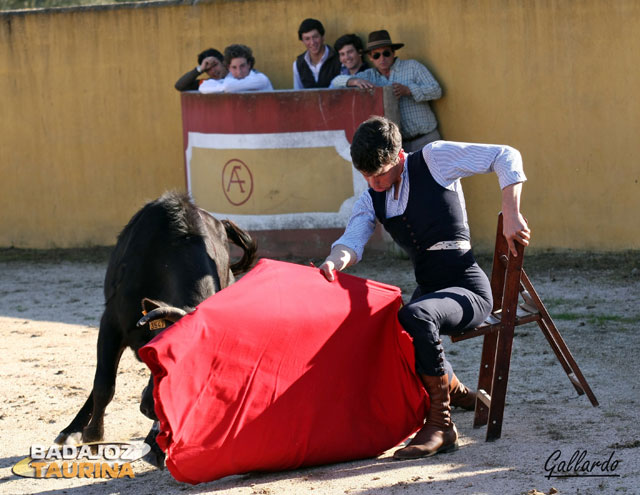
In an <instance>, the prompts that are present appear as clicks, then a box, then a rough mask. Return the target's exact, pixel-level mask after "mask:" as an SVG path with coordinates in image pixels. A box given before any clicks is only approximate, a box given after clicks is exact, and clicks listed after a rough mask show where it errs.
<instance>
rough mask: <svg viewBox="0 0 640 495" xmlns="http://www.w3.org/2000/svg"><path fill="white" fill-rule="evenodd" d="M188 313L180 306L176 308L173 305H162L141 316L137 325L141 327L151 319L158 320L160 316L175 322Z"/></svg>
mask: <svg viewBox="0 0 640 495" xmlns="http://www.w3.org/2000/svg"><path fill="white" fill-rule="evenodd" d="M186 314H187V312H186V311H184V310H182V309H180V308H174V307H173V306H161V307H159V308H156V309H154V310H152V311H149V312H148V313H147V314H146V315H144V316H143V317H142V318H140V320H139V321H138V323H137V324H136V326H139V327H141V326H142V325H145V324H146V323H149V322H150V321H151V320H158V319H160V318H162V319H163V320H169V321H172V322H174V323H175V322H176V321H178V320H179V319H180V318H182V317H183V316H184V315H186Z"/></svg>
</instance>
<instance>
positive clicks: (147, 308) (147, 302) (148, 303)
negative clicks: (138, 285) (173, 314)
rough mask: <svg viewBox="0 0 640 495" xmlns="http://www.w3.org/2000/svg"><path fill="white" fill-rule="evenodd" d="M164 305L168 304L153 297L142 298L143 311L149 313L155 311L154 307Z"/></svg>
mask: <svg viewBox="0 0 640 495" xmlns="http://www.w3.org/2000/svg"><path fill="white" fill-rule="evenodd" d="M162 306H166V304H163V303H161V302H160V301H154V300H153V299H148V298H146V297H145V298H144V299H143V300H142V313H143V314H145V315H146V314H147V313H150V312H151V311H153V310H154V309H157V308H160V307H162Z"/></svg>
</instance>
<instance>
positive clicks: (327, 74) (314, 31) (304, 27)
mask: <svg viewBox="0 0 640 495" xmlns="http://www.w3.org/2000/svg"><path fill="white" fill-rule="evenodd" d="M298 39H299V40H300V41H302V43H303V44H304V46H305V48H306V51H305V52H304V53H301V54H300V55H299V56H298V58H296V60H295V61H294V62H293V89H314V88H328V87H329V84H331V80H332V79H333V78H334V77H336V76H337V75H338V74H340V59H339V57H338V54H337V53H336V52H335V51H334V49H333V48H331V47H330V46H328V45H326V44H325V42H324V26H323V25H322V23H321V22H320V21H318V20H316V19H305V20H304V21H302V23H301V24H300V28H299V29H298Z"/></svg>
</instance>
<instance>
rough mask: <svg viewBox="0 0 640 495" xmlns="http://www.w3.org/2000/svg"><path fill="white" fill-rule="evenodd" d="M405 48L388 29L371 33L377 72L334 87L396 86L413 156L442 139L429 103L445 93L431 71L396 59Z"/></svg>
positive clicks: (344, 78)
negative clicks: (396, 41) (394, 40)
mask: <svg viewBox="0 0 640 495" xmlns="http://www.w3.org/2000/svg"><path fill="white" fill-rule="evenodd" d="M403 46H404V43H393V42H392V41H391V37H390V36H389V33H388V32H387V31H386V30H384V29H382V30H380V31H373V32H371V33H369V38H368V42H367V48H366V50H365V53H367V54H368V55H369V59H370V60H371V62H372V64H373V68H371V69H367V70H365V71H364V72H360V73H359V74H357V76H356V77H352V76H344V75H340V76H337V77H336V78H334V79H333V81H332V82H331V87H333V88H339V87H345V86H348V87H356V88H366V89H370V88H373V87H375V86H392V87H393V93H394V94H395V95H396V97H398V107H399V110H400V132H401V133H402V147H403V148H404V150H405V151H409V152H411V151H416V150H419V149H422V147H423V146H424V145H426V144H428V143H430V142H432V141H436V140H438V139H440V133H439V132H438V121H437V120H436V116H435V115H434V114H433V111H432V110H431V106H430V105H429V101H430V100H437V99H438V98H440V97H441V96H442V89H441V88H440V84H438V81H436V79H435V78H434V77H433V75H432V74H431V72H429V69H427V68H426V67H425V66H424V65H422V64H421V63H420V62H418V61H417V60H400V59H398V58H397V57H396V50H398V49H400V48H402V47H403Z"/></svg>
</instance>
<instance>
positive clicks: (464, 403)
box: [449, 373, 478, 411]
mask: <svg viewBox="0 0 640 495" xmlns="http://www.w3.org/2000/svg"><path fill="white" fill-rule="evenodd" d="M476 395H478V394H477V393H476V392H474V391H473V390H471V389H469V388H467V387H465V386H464V384H463V383H462V382H460V381H459V380H458V377H457V376H456V375H455V373H454V374H453V378H452V379H451V383H449V396H450V398H451V407H459V408H461V409H466V410H467V411H473V410H474V409H475V408H476Z"/></svg>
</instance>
